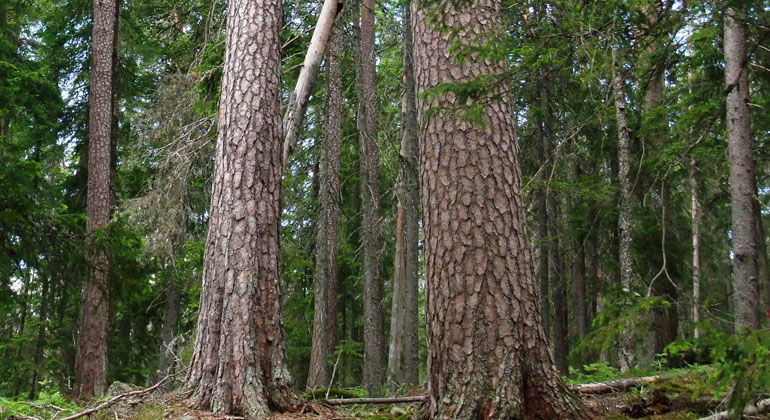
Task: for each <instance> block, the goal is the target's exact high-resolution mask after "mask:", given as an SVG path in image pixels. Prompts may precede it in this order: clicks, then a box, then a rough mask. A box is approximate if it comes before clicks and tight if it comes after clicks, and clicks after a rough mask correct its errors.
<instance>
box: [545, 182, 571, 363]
mask: <svg viewBox="0 0 770 420" xmlns="http://www.w3.org/2000/svg"><path fill="white" fill-rule="evenodd" d="M548 218H549V219H550V220H548V236H550V240H549V241H548V262H549V267H550V268H549V270H548V271H549V278H550V282H551V284H552V285H553V354H554V361H555V362H556V369H557V370H558V371H559V373H561V374H562V375H566V374H568V373H569V369H568V364H567V356H568V355H569V337H568V334H569V330H568V325H567V278H566V276H565V275H564V264H563V259H562V253H561V250H562V245H561V231H562V227H561V223H560V219H561V209H560V208H559V203H558V198H557V197H556V193H555V192H554V191H549V194H548Z"/></svg>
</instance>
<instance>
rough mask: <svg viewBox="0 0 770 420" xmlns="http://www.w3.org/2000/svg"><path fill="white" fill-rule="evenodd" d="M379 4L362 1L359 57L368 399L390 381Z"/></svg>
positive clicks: (364, 376)
mask: <svg viewBox="0 0 770 420" xmlns="http://www.w3.org/2000/svg"><path fill="white" fill-rule="evenodd" d="M374 7H375V2H374V0H361V10H360V12H361V15H360V19H361V20H360V43H359V51H358V54H359V56H358V78H357V80H356V82H357V85H358V131H359V134H360V139H361V140H360V141H361V202H362V204H363V213H364V214H363V222H362V223H363V229H362V232H363V235H362V238H363V248H364V372H363V382H364V386H365V387H366V389H367V390H368V391H369V395H377V394H378V393H379V392H380V387H381V386H382V385H383V383H384V379H385V363H386V351H387V349H386V346H385V324H384V323H385V320H384V316H383V306H382V235H381V233H380V214H379V213H380V181H379V176H380V175H379V174H380V151H379V148H378V147H379V146H378V142H377V96H376V94H377V82H376V79H375V57H374Z"/></svg>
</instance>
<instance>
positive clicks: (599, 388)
mask: <svg viewBox="0 0 770 420" xmlns="http://www.w3.org/2000/svg"><path fill="white" fill-rule="evenodd" d="M673 376H676V375H657V376H644V377H641V378H627V379H617V380H614V381H607V382H594V383H590V384H580V385H573V386H572V389H573V390H575V391H577V392H579V393H581V394H607V393H610V392H618V391H624V390H626V389H628V388H632V387H635V386H638V385H643V384H651V383H655V382H658V381H661V380H663V379H668V378H671V377H673ZM424 400H425V396H424V395H415V396H411V397H389V398H334V399H323V400H321V402H322V403H324V404H326V405H350V404H402V403H417V402H421V401H424Z"/></svg>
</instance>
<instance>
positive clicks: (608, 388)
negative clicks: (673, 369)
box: [572, 375, 675, 394]
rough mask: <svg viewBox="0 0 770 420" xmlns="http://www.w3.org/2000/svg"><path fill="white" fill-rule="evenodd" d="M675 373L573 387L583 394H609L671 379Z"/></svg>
mask: <svg viewBox="0 0 770 420" xmlns="http://www.w3.org/2000/svg"><path fill="white" fill-rule="evenodd" d="M673 376H675V375H656V376H643V377H641V378H626V379H616V380H614V381H606V382H593V383H590V384H580V385H573V386H572V389H574V390H575V391H577V392H580V393H581V394H609V393H611V392H618V391H625V390H627V389H628V388H632V387H635V386H639V385H644V384H652V383H655V382H659V381H661V380H663V379H669V378H671V377H673Z"/></svg>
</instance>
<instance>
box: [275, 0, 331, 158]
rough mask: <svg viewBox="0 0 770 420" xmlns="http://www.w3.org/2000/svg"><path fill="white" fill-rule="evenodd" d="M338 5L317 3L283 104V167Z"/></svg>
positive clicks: (296, 132)
mask: <svg viewBox="0 0 770 420" xmlns="http://www.w3.org/2000/svg"><path fill="white" fill-rule="evenodd" d="M341 8H342V1H340V0H324V2H323V5H322V6H321V13H320V14H319V15H318V21H317V22H316V25H315V29H313V36H312V37H311V38H310V45H308V48H307V53H306V54H305V61H303V62H302V69H301V70H300V72H299V77H297V84H296V85H295V86H294V90H293V91H292V93H291V95H290V96H289V102H288V104H287V105H286V113H285V115H284V118H283V127H284V140H283V148H282V150H283V152H282V158H281V162H282V167H283V168H285V167H286V165H287V164H288V163H289V156H290V155H291V151H292V148H293V147H294V144H295V143H296V142H297V137H299V133H300V128H301V127H302V121H303V119H304V118H305V110H306V109H307V102H308V100H309V99H310V88H311V87H313V83H314V82H315V79H316V76H317V75H318V69H319V68H320V67H321V59H322V58H323V56H324V51H325V50H326V46H327V44H328V42H329V38H330V37H331V36H332V28H333V27H334V20H335V18H336V17H337V14H338V13H339V11H340V9H341Z"/></svg>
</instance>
